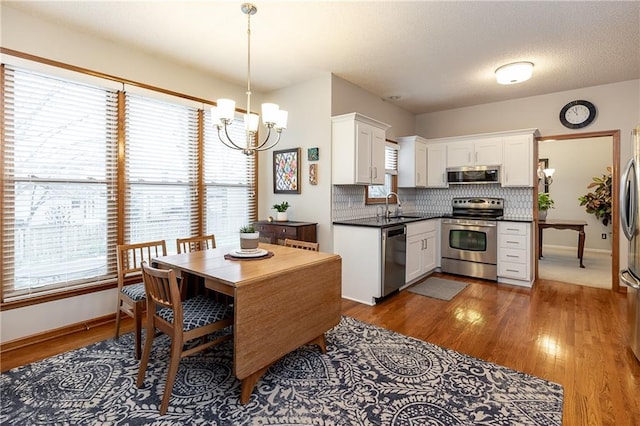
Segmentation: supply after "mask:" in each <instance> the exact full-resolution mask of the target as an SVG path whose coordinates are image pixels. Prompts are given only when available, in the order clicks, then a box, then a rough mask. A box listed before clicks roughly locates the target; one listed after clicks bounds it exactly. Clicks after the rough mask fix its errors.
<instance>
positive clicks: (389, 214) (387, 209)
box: [384, 192, 402, 219]
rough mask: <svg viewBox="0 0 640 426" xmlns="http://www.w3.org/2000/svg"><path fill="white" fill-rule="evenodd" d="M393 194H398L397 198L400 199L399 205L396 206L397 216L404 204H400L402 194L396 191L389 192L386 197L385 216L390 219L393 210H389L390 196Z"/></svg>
mask: <svg viewBox="0 0 640 426" xmlns="http://www.w3.org/2000/svg"><path fill="white" fill-rule="evenodd" d="M392 195H395V196H396V200H398V207H397V208H396V216H399V214H400V211H401V209H402V204H400V196H399V195H398V194H397V193H395V192H389V193H388V194H387V196H386V197H384V207H385V209H384V217H385V218H387V219H389V216H391V212H390V211H389V197H391V196H392Z"/></svg>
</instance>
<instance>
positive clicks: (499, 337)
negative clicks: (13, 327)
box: [0, 274, 640, 426]
mask: <svg viewBox="0 0 640 426" xmlns="http://www.w3.org/2000/svg"><path fill="white" fill-rule="evenodd" d="M434 276H440V277H444V278H449V279H454V280H459V281H466V282H469V283H470V285H469V286H468V287H467V288H466V289H465V290H463V292H462V293H460V294H459V295H458V296H456V297H455V298H454V299H453V300H452V301H449V302H445V301H441V300H437V299H432V298H428V297H424V296H420V295H417V294H413V293H409V292H407V291H402V292H400V293H399V294H397V295H394V296H393V297H391V298H389V299H387V300H385V301H384V302H382V303H380V304H378V305H376V306H366V305H362V304H359V303H355V302H351V301H348V300H343V304H342V306H343V309H342V312H343V314H344V315H348V316H351V317H354V318H357V319H359V320H362V321H365V322H368V323H371V324H375V325H378V326H381V327H384V328H387V329H390V330H395V331H397V332H400V333H402V334H405V335H408V336H413V337H415V338H418V339H421V340H425V341H428V342H431V343H434V344H437V345H440V346H444V347H446V348H450V349H454V350H456V351H458V352H462V353H465V354H468V355H471V356H475V357H477V358H481V359H484V360H486V361H490V362H494V363H496V364H500V365H504V366H506V367H509V368H513V369H515V370H519V371H522V372H525V373H528V374H532V375H535V376H538V377H542V378H544V379H547V380H550V381H554V382H557V383H560V384H562V385H563V386H564V392H565V399H564V422H563V423H564V425H568V426H573V425H616V426H618V425H640V397H639V396H640V362H638V361H637V360H636V359H635V357H634V356H633V353H632V352H631V351H630V349H629V348H628V346H627V341H628V338H627V332H628V326H627V324H626V296H625V295H623V294H617V293H613V292H611V291H608V290H603V289H597V288H589V287H583V286H578V285H572V284H562V283H556V282H551V281H544V280H541V281H539V282H538V283H537V284H536V286H535V288H534V289H533V290H529V289H523V288H519V287H513V286H506V285H496V284H495V283H491V282H487V281H482V280H472V279H469V278H463V277H454V276H450V275H444V274H434ZM131 329H132V323H131V321H126V322H125V331H130V330H131ZM112 335H113V325H112V324H111V325H105V326H99V327H96V328H94V329H90V330H86V331H83V332H79V333H76V334H74V335H71V336H65V337H60V338H57V339H55V340H51V341H49V342H47V343H43V344H38V345H34V346H31V347H27V348H22V349H17V350H14V351H11V352H9V353H6V354H3V355H2V358H1V360H0V367H1V370H2V371H6V370H9V369H11V368H14V367H16V366H19V365H24V364H28V363H30V362H33V361H36V360H39V359H43V358H46V357H48V356H51V355H54V354H56V353H60V352H64V351H68V350H71V349H74V348H78V347H82V346H85V345H87V344H90V343H92V342H95V341H100V340H104V339H107V338H111V337H112Z"/></svg>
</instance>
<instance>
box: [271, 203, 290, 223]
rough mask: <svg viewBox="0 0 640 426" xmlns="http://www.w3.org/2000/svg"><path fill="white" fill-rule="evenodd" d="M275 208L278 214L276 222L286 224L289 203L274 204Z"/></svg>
mask: <svg viewBox="0 0 640 426" xmlns="http://www.w3.org/2000/svg"><path fill="white" fill-rule="evenodd" d="M273 208H274V209H275V210H276V211H277V212H278V213H276V221H278V222H286V221H287V220H288V219H287V209H288V208H289V202H287V201H283V202H281V203H280V204H274V205H273Z"/></svg>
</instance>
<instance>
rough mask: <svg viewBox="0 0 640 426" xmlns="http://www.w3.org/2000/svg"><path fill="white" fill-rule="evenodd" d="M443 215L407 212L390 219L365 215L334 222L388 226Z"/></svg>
mask: <svg viewBox="0 0 640 426" xmlns="http://www.w3.org/2000/svg"><path fill="white" fill-rule="evenodd" d="M441 217H442V215H440V214H406V215H404V216H400V217H390V218H389V219H385V218H384V217H375V216H373V217H364V218H360V219H349V220H336V221H334V222H333V224H334V225H348V226H366V227H370V228H388V227H390V226H395V225H399V224H405V223H411V222H418V221H421V220H428V219H439V218H441Z"/></svg>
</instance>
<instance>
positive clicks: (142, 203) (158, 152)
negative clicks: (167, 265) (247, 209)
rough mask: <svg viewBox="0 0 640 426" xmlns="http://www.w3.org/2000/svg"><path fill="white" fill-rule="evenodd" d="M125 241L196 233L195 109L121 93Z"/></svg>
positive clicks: (171, 247) (170, 246)
mask: <svg viewBox="0 0 640 426" xmlns="http://www.w3.org/2000/svg"><path fill="white" fill-rule="evenodd" d="M125 104H126V108H125V163H126V166H125V167H126V172H125V176H126V177H125V181H126V183H125V188H126V189H125V218H124V220H125V242H126V243H138V242H144V241H155V240H166V241H167V250H168V251H169V252H173V253H175V252H176V247H175V240H176V238H183V237H188V236H191V235H196V234H197V232H198V222H197V218H198V211H197V168H198V161H197V160H198V157H197V146H198V143H197V142H198V111H197V110H196V109H195V108H191V107H187V106H183V105H178V104H174V103H170V102H166V101H160V100H155V99H150V98H145V97H142V96H139V95H133V94H126V101H125Z"/></svg>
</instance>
